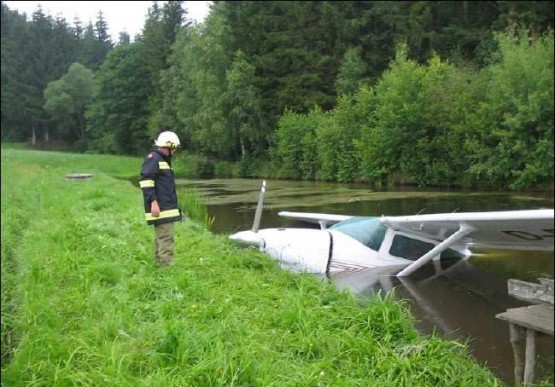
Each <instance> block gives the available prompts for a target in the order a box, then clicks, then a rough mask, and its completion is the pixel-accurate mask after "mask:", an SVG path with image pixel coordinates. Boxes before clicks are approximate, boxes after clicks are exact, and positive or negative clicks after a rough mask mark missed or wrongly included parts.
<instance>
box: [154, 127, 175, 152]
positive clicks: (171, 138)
mask: <svg viewBox="0 0 555 387" xmlns="http://www.w3.org/2000/svg"><path fill="white" fill-rule="evenodd" d="M154 145H156V146H160V147H165V148H170V149H175V148H177V147H178V146H180V145H181V143H180V142H179V137H177V134H175V133H174V132H170V131H167V132H162V133H160V135H159V136H158V138H157V139H156V141H154Z"/></svg>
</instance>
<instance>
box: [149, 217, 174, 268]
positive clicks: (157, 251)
mask: <svg viewBox="0 0 555 387" xmlns="http://www.w3.org/2000/svg"><path fill="white" fill-rule="evenodd" d="M154 234H155V237H154V259H155V261H156V262H157V263H158V264H160V265H166V266H168V265H173V250H174V238H173V223H162V224H158V225H155V226H154Z"/></svg>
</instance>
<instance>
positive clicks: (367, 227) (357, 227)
mask: <svg viewBox="0 0 555 387" xmlns="http://www.w3.org/2000/svg"><path fill="white" fill-rule="evenodd" d="M265 192H266V181H263V182H262V188H261V190H260V195H259V198H258V204H257V208H256V212H255V217H254V223H253V227H252V229H251V230H247V231H240V232H237V233H234V234H232V235H230V239H232V240H234V241H236V242H238V243H241V244H244V245H249V246H256V247H258V248H259V249H260V251H262V252H264V253H266V254H268V255H270V256H271V257H272V258H274V259H276V260H277V261H279V262H281V263H282V265H283V266H286V267H288V268H290V269H293V270H297V271H302V272H309V273H329V274H333V273H337V272H342V271H356V270H363V269H367V268H383V267H392V268H396V270H395V272H397V274H396V275H397V276H399V277H402V276H407V275H410V274H411V273H413V272H414V271H416V270H417V269H419V268H420V267H422V266H423V265H425V264H426V263H427V262H429V261H432V260H434V261H443V260H452V259H457V260H465V259H468V258H469V257H470V256H472V254H473V253H472V249H473V248H477V247H479V248H482V247H484V248H496V249H503V250H511V249H514V250H535V251H553V250H554V248H553V238H554V236H555V232H554V226H553V220H554V210H553V209H534V210H516V211H489V212H460V213H457V212H453V213H444V214H424V215H409V216H384V215H382V216H352V215H336V214H319V213H308V212H307V213H305V212H289V211H281V212H279V213H278V215H280V216H283V217H286V218H289V219H293V220H297V221H304V222H309V223H314V224H316V225H319V227H320V229H313V228H268V229H262V230H259V226H260V218H261V214H262V206H263V201H264V194H265Z"/></svg>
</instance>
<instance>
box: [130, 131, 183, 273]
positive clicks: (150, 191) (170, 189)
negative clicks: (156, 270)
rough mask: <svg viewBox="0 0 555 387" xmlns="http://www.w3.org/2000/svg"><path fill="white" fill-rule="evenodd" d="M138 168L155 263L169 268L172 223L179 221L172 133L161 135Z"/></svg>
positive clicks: (174, 140) (172, 240) (177, 138)
mask: <svg viewBox="0 0 555 387" xmlns="http://www.w3.org/2000/svg"><path fill="white" fill-rule="evenodd" d="M154 145H155V146H156V149H155V150H153V151H152V152H150V153H149V154H148V155H147V156H146V158H145V160H144V162H143V165H142V167H141V177H140V181H139V185H140V187H141V189H142V191H143V198H144V206H145V217H146V222H147V224H148V225H153V226H154V234H155V238H154V259H155V261H156V263H158V264H159V265H161V266H172V265H173V263H174V261H173V252H174V247H175V242H174V232H173V223H174V222H178V221H180V220H181V219H182V216H181V211H180V209H179V207H178V203H177V194H176V191H175V178H174V175H173V171H172V168H171V160H172V156H173V155H174V154H175V152H177V149H178V147H179V146H180V142H179V137H177V135H176V134H175V133H173V132H169V131H168V132H162V133H160V135H159V136H158V138H157V139H156V141H155V142H154Z"/></svg>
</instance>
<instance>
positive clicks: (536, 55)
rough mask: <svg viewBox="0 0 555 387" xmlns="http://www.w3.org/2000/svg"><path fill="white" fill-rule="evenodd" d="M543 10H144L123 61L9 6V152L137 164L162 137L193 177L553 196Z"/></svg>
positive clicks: (548, 29)
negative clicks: (49, 146) (540, 189)
mask: <svg viewBox="0 0 555 387" xmlns="http://www.w3.org/2000/svg"><path fill="white" fill-rule="evenodd" d="M553 4H554V3H553V2H551V1H539V2H525V1H478V2H468V1H457V2H455V1H452V2H451V1H448V2H446V1H396V2H389V1H342V2H335V1H264V2H262V1H215V2H214V4H213V6H212V8H211V12H210V14H209V16H208V17H207V19H206V20H205V22H204V23H203V24H201V25H193V24H192V23H191V21H190V20H189V19H188V18H187V12H186V10H185V9H183V8H184V7H183V2H182V1H168V2H164V3H163V5H161V6H160V5H159V4H158V3H157V2H153V3H152V6H151V8H150V9H149V14H148V17H147V20H146V22H145V25H144V28H143V30H142V33H141V34H140V35H138V36H136V37H135V39H134V41H133V42H131V41H130V38H129V36H125V35H122V36H121V37H120V41H119V42H117V43H113V42H111V41H110V39H109V35H108V34H107V31H108V26H107V24H106V23H105V22H104V20H103V19H102V15H101V14H99V17H98V20H97V22H96V23H95V25H92V24H89V25H88V26H87V28H85V29H83V28H81V25H80V23H79V22H78V21H76V22H75V23H74V25H73V26H68V24H67V23H66V21H65V20H64V19H60V18H57V19H52V17H50V16H47V15H44V14H43V13H42V11H41V10H40V8H39V9H37V11H36V12H35V13H34V14H33V15H32V17H31V18H30V19H29V20H27V19H26V18H25V17H24V15H19V14H18V13H17V12H14V11H10V10H9V9H8V8H7V7H6V6H5V5H4V4H2V140H3V141H7V140H9V141H21V140H29V139H35V138H39V139H40V140H42V141H52V140H54V139H55V140H64V141H67V142H69V143H71V144H73V147H74V149H77V150H81V151H95V152H118V153H123V154H140V153H142V152H144V150H145V148H148V147H149V146H150V144H151V141H152V138H153V137H154V135H155V134H156V133H157V132H158V131H160V130H167V129H171V130H174V131H176V132H177V133H178V134H179V136H180V137H181V138H182V139H183V143H184V148H185V149H186V150H187V151H188V152H187V153H188V154H195V155H199V156H201V157H203V160H204V162H203V163H200V164H199V165H200V167H199V168H198V169H199V170H197V171H196V173H197V174H199V175H200V174H203V175H207V176H210V175H213V174H218V175H222V176H223V175H229V174H234V175H237V174H238V175H240V176H255V175H260V174H264V175H267V176H272V177H282V178H293V179H324V180H330V181H341V182H353V181H365V182H372V183H387V182H391V181H393V180H404V181H409V182H413V183H416V184H420V185H432V184H433V185H441V186H451V185H458V186H483V185H488V186H491V187H496V188H501V187H512V188H515V189H517V188H526V187H535V186H538V185H544V184H547V185H549V184H552V182H553V139H552V132H553V32H552V31H553V20H554V18H553V16H554V9H553ZM77 85H79V86H77ZM225 163H237V165H238V168H237V169H236V170H235V172H229V169H228V168H225V167H222V165H225ZM200 169H202V173H201V171H200Z"/></svg>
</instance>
